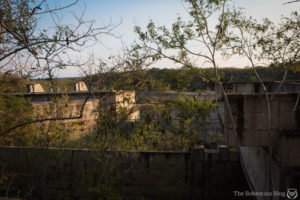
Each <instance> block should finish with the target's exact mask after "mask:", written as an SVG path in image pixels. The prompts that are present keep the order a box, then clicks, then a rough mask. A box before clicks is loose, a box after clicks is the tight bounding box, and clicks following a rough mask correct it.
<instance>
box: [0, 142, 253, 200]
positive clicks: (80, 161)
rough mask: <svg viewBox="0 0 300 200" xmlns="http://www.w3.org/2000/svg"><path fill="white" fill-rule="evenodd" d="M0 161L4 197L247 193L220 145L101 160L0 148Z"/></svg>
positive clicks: (232, 155) (78, 153) (232, 154)
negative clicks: (7, 194) (6, 194)
mask: <svg viewBox="0 0 300 200" xmlns="http://www.w3.org/2000/svg"><path fill="white" fill-rule="evenodd" d="M0 158H1V160H0V167H1V170H2V177H4V176H5V177H6V182H2V183H1V195H3V194H4V193H5V192H6V191H5V190H6V189H8V190H9V196H13V193H15V192H17V191H20V195H23V196H25V197H26V198H28V197H32V199H41V198H44V199H66V198H68V199H82V198H84V199H89V198H90V199H99V198H101V197H102V198H103V196H105V195H108V196H109V195H112V194H114V195H115V197H117V196H120V197H122V199H172V200H173V199H222V200H223V199H235V196H234V194H233V191H236V190H238V191H245V190H249V189H248V187H247V184H246V181H245V178H244V176H243V172H242V169H241V167H240V163H239V155H238V153H237V152H236V151H229V149H228V148H224V147H223V148H220V149H219V150H210V151H207V150H204V149H203V148H197V149H194V150H192V151H188V152H135V151H127V152H108V153H107V154H106V155H105V156H103V154H101V153H100V152H99V151H92V150H72V149H39V148H13V147H0ZM108 158H109V160H108ZM106 163H108V164H106ZM26 195H27V196H26ZM108 196H106V197H108ZM110 197H111V196H110ZM112 199H114V198H112ZM236 199H239V198H238V197H236Z"/></svg>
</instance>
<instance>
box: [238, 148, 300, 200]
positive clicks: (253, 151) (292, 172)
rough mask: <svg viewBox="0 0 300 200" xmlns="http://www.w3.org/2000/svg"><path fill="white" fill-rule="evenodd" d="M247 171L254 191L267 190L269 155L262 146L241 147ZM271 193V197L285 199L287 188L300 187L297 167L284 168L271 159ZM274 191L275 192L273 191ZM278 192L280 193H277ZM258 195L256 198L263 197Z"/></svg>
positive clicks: (299, 174)
mask: <svg viewBox="0 0 300 200" xmlns="http://www.w3.org/2000/svg"><path fill="white" fill-rule="evenodd" d="M241 152H242V155H243V158H244V162H245V166H246V170H247V173H248V174H249V177H250V179H251V182H252V183H253V185H254V187H255V191H256V192H265V191H269V179H268V178H269V172H268V170H269V166H270V165H269V157H268V153H267V151H266V150H265V149H264V148H262V147H241ZM271 171H272V175H271V176H272V191H271V192H272V193H273V194H274V196H273V199H287V198H286V196H283V195H286V194H287V190H288V189H289V188H295V189H298V192H299V189H300V173H299V169H292V168H286V167H284V166H282V165H281V163H280V162H275V161H274V160H273V161H272V164H271ZM274 192H275V193H274ZM279 192H280V193H279ZM265 198H266V197H263V196H260V197H258V198H257V199H259V200H260V199H262V200H263V199H265Z"/></svg>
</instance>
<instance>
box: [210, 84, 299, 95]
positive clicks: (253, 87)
mask: <svg viewBox="0 0 300 200" xmlns="http://www.w3.org/2000/svg"><path fill="white" fill-rule="evenodd" d="M264 85H265V87H266V89H267V91H268V92H270V93H272V92H275V91H277V89H278V92H280V93H283V92H285V93H287V92H300V82H299V81H297V82H296V81H294V82H293V81H288V82H285V83H284V84H283V85H282V86H281V88H279V86H280V82H278V81H274V82H264ZM223 87H224V90H225V91H226V93H229V94H263V93H264V90H263V87H262V86H261V83H260V82H233V83H223ZM215 91H216V93H217V94H222V92H221V90H220V88H219V86H218V85H216V86H215Z"/></svg>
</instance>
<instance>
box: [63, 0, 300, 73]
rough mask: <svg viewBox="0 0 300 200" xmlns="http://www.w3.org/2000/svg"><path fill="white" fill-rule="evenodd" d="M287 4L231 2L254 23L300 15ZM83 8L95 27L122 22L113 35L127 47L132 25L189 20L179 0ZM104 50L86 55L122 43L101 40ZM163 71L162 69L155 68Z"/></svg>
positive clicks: (97, 0)
mask: <svg viewBox="0 0 300 200" xmlns="http://www.w3.org/2000/svg"><path fill="white" fill-rule="evenodd" d="M287 1H290V0H233V3H234V5H235V6H236V7H242V8H245V10H244V11H245V13H246V14H248V15H249V16H252V17H254V18H256V19H262V18H264V17H268V18H270V19H271V20H272V21H273V22H276V23H278V22H279V21H280V16H281V15H289V14H290V13H291V12H292V11H300V2H298V3H292V4H286V5H283V3H285V2H287ZM82 5H86V14H85V18H86V19H87V20H96V21H97V25H98V26H103V25H104V24H109V23H110V22H112V23H113V24H117V23H118V22H120V20H122V23H121V25H119V26H118V27H117V28H116V29H115V30H114V33H115V34H117V35H119V36H121V37H122V40H123V42H125V44H126V45H128V46H130V44H131V43H132V42H133V41H134V40H135V39H136V35H135V34H134V32H133V28H134V26H135V25H138V26H141V27H142V28H145V26H146V25H147V23H148V22H149V21H150V19H152V20H153V21H154V22H155V23H157V24H158V25H166V26H168V25H170V24H172V22H174V21H175V20H176V18H177V16H178V15H179V16H182V17H183V19H188V14H187V13H186V11H185V10H184V8H183V3H182V1H181V0H81V1H80V3H79V4H78V5H77V7H76V9H80V7H81V6H82ZM102 42H103V44H104V46H106V47H103V46H101V45H99V46H94V47H92V48H89V49H87V52H88V53H93V54H95V56H101V57H108V56H109V55H110V54H115V53H117V52H120V51H121V49H122V43H121V41H120V40H119V39H115V38H113V37H102ZM164 64H165V65H168V66H164V67H172V63H168V64H166V63H162V65H164ZM170 65H171V66H170ZM241 65H244V66H245V65H246V64H245V63H243V62H241V61H232V62H231V63H230V66H234V67H243V66H241ZM157 67H163V66H157ZM78 75H79V73H78V72H76V71H75V70H66V71H64V72H62V73H60V76H78Z"/></svg>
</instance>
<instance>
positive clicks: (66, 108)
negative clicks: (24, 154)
mask: <svg viewBox="0 0 300 200" xmlns="http://www.w3.org/2000/svg"><path fill="white" fill-rule="evenodd" d="M36 85H38V86H40V84H36ZM76 85H77V86H79V91H73V92H59V91H58V92H53V91H52V92H36V90H33V91H34V92H28V93H4V94H0V95H3V96H9V95H13V96H19V97H24V98H25V99H27V100H28V101H30V102H31V104H32V105H33V107H34V110H35V113H34V114H35V116H36V117H35V118H36V119H42V118H49V117H57V115H58V117H78V116H80V111H81V108H82V106H83V104H84V102H85V101H86V104H85V106H84V109H83V112H82V118H80V119H72V120H64V121H57V123H59V125H60V126H61V127H62V128H64V130H66V131H67V130H68V131H70V132H71V133H72V134H71V135H70V139H78V138H79V137H81V136H83V135H86V134H88V133H92V132H94V131H95V128H96V119H97V118H98V112H99V106H107V105H109V109H112V110H115V111H120V110H121V109H127V110H130V111H131V114H130V115H129V119H128V120H138V119H139V110H137V109H136V108H137V107H136V106H135V93H134V92H130V91H94V92H89V91H83V88H86V87H85V84H84V83H83V82H82V83H80V84H79V83H78V84H76ZM34 86H35V85H34ZM29 88H30V87H29ZM31 88H32V87H31ZM33 88H34V87H33ZM36 88H39V89H40V87H36ZM38 91H42V90H38ZM87 98H88V99H87ZM86 99H87V100H86ZM55 102H57V106H56V104H55ZM57 108H58V113H57ZM107 108H108V107H107ZM114 108H116V109H114Z"/></svg>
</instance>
